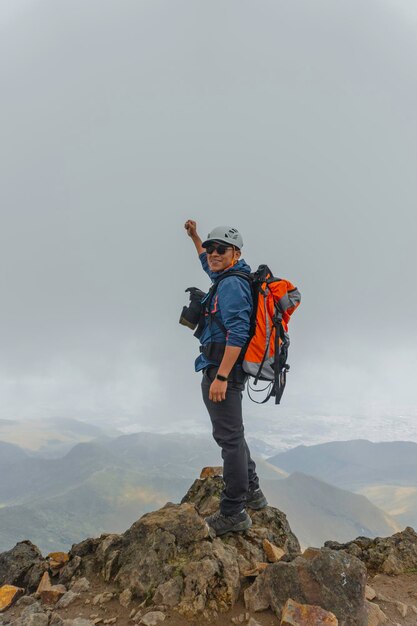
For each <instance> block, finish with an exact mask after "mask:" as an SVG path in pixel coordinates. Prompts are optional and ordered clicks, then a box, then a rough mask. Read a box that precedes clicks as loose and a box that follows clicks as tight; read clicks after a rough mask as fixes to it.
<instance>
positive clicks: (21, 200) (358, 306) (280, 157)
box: [0, 0, 417, 440]
mask: <svg viewBox="0 0 417 626" xmlns="http://www.w3.org/2000/svg"><path fill="white" fill-rule="evenodd" d="M416 31H417V13H416V10H415V4H414V3H413V2H411V0H410V1H409V2H407V1H405V0H402V1H401V2H393V1H392V2H389V1H383V0H378V1H377V0H374V1H368V2H366V3H363V2H338V3H335V2H332V1H331V0H318V1H317V2H315V3H311V2H309V1H308V0H299V1H296V2H291V3H289V2H282V1H276V0H274V1H272V0H271V1H269V0H261V2H256V3H255V2H254V1H253V0H252V1H248V0H229V2H227V3H224V2H220V1H218V0H212V1H211V2H209V3H206V2H201V1H199V0H175V2H161V1H159V0H152V1H151V0H135V1H134V0H130V1H129V0H119V1H118V2H116V1H115V0H112V1H109V0H100V1H99V0H89V2H85V1H81V0H71V1H69V0H61V2H59V3H57V2H56V1H53V0H32V1H30V0H26V1H24V2H23V1H21V0H19V1H17V0H13V1H12V0H4V1H3V2H2V5H1V8H0V52H1V54H0V72H1V85H2V97H1V104H0V107H1V109H0V110H1V143H0V159H1V162H0V171H1V186H0V210H1V229H0V262H1V270H0V288H1V294H2V304H1V307H0V329H1V331H0V332H1V351H0V394H1V398H2V403H1V406H0V417H3V418H10V419H19V418H35V417H36V418H39V417H43V416H45V417H47V416H71V417H78V418H81V419H92V420H98V421H100V420H108V421H112V422H113V423H118V424H120V425H121V426H123V427H125V428H127V429H129V428H148V429H150V428H152V429H155V430H161V429H162V430H164V429H165V430H177V429H178V430H181V429H188V430H201V429H205V428H208V416H207V415H206V413H205V409H204V407H203V404H202V401H201V399H200V389H199V381H200V375H198V374H195V373H194V371H193V361H194V359H195V357H196V356H197V352H198V345H197V343H196V340H195V339H194V338H193V337H192V333H191V332H189V331H188V330H187V329H185V328H184V327H182V326H180V325H179V324H178V318H179V313H180V310H181V307H182V305H183V304H185V303H186V294H185V293H184V290H185V288H186V287H188V286H192V285H196V286H199V287H200V288H203V289H207V288H208V287H209V281H208V278H207V276H206V275H205V274H203V273H202V271H201V268H200V267H199V261H198V258H197V256H196V254H195V251H194V248H193V245H192V242H191V241H190V240H189V238H188V237H187V236H186V233H185V231H184V227H183V224H184V222H185V220H186V219H188V218H191V219H195V220H196V221H197V223H198V229H199V231H200V232H201V235H202V236H203V237H204V236H206V235H207V233H208V232H209V230H210V229H212V228H213V227H214V226H216V225H218V224H229V225H230V226H233V227H236V228H238V229H239V230H240V231H241V233H242V235H243V238H244V248H243V257H244V258H245V260H246V261H247V262H248V263H249V264H250V265H251V266H252V268H256V267H257V265H258V264H259V263H264V262H266V263H267V264H268V265H269V266H270V267H271V268H272V269H273V271H274V272H275V273H276V274H277V275H280V276H283V277H286V278H288V279H289V280H291V281H292V282H294V283H295V284H296V285H297V286H298V287H299V289H300V291H301V293H302V297H303V299H302V303H301V306H300V308H299V309H298V310H297V312H296V313H295V315H294V318H293V320H292V322H291V328H290V334H291V339H292V346H291V357H290V359H289V361H290V363H291V371H290V374H289V379H288V385H287V390H286V392H285V396H284V399H283V403H282V405H281V406H280V407H275V406H272V405H271V406H268V407H257V406H255V405H253V404H252V403H250V402H249V401H245V411H246V415H247V420H248V428H251V429H252V430H262V429H263V430H264V431H265V432H268V431H270V430H271V428H272V429H274V430H275V431H277V429H278V431H279V429H280V428H281V426H282V428H283V429H286V430H287V431H291V428H292V425H293V431H294V432H293V434H294V436H297V437H298V438H300V439H302V438H303V429H305V434H306V436H307V434H308V433H310V431H311V436H313V434H314V433H315V432H316V433H318V432H320V433H322V434H323V436H329V437H330V436H331V437H332V438H343V437H344V436H350V435H352V436H355V434H356V433H360V434H361V435H363V436H369V437H372V438H374V439H377V438H381V439H384V438H387V437H388V438H397V437H398V436H401V437H403V438H408V439H414V440H417V419H416V418H417V410H416V407H417V403H416V400H417V397H416V396H417V393H416V385H415V382H414V381H415V374H416V366H417V350H416V346H417V341H416V339H417V331H416V326H415V319H416V309H417V306H416V304H417V296H416V290H415V289H414V282H415V277H414V272H415V267H416V261H417V259H416V247H415V241H416V221H417V220H416V206H417V203H416V200H417V189H416V165H417V153H416V140H417V132H416V127H417V122H416V114H415V111H416V110H417V84H416V73H415V63H416V59H417V37H416V34H417V33H416ZM308 424H310V426H308ZM400 424H401V425H402V426H401V428H400V427H399V425H400ZM280 425H281V426H280Z"/></svg>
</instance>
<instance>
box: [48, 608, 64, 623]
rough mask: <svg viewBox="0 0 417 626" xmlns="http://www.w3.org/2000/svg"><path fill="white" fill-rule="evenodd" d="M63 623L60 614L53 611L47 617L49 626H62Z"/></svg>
mask: <svg viewBox="0 0 417 626" xmlns="http://www.w3.org/2000/svg"><path fill="white" fill-rule="evenodd" d="M63 624H64V620H63V619H62V617H61V616H60V614H59V613H56V612H55V611H53V612H52V613H51V617H50V619H49V626H63Z"/></svg>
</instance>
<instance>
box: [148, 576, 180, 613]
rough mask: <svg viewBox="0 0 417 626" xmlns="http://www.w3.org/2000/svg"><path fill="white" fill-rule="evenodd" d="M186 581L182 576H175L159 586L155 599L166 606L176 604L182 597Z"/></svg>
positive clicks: (157, 602)
mask: <svg viewBox="0 0 417 626" xmlns="http://www.w3.org/2000/svg"><path fill="white" fill-rule="evenodd" d="M183 587H184V582H183V578H182V576H175V577H174V578H172V579H171V580H167V582H166V583H162V584H161V585H159V587H158V588H157V590H156V592H155V595H154V597H153V601H154V602H155V603H156V604H163V605H165V606H176V605H177V604H179V602H180V599H181V594H182V590H183Z"/></svg>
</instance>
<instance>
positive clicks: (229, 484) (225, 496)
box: [201, 366, 259, 515]
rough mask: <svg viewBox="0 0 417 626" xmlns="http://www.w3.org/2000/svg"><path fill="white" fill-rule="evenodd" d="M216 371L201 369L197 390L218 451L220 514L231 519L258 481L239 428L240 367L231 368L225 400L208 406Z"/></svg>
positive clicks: (210, 367)
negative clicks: (200, 380)
mask: <svg viewBox="0 0 417 626" xmlns="http://www.w3.org/2000/svg"><path fill="white" fill-rule="evenodd" d="M217 370H218V367H214V366H209V367H207V368H205V370H204V372H203V380H202V382H201V388H202V392H203V400H204V404H205V405H206V407H207V410H208V412H209V415H210V419H211V423H212V426H213V437H214V440H215V441H216V443H217V444H218V445H219V446H220V447H221V449H222V459H223V479H224V482H225V488H224V490H223V492H222V494H221V499H220V510H221V512H222V513H223V514H224V515H234V514H235V513H239V512H240V511H241V510H242V509H244V508H245V501H246V494H247V492H248V489H249V488H250V489H257V488H258V487H259V478H258V476H257V474H256V465H255V462H254V461H253V460H252V459H251V456H250V452H249V448H248V444H247V443H246V441H245V435H244V428H243V420H242V397H243V390H244V388H245V385H244V383H245V380H246V376H245V374H244V372H243V370H242V369H241V367H240V366H237V367H236V366H235V367H234V368H233V370H232V372H231V374H230V376H229V382H228V383H227V392H226V399H225V400H223V401H222V402H212V401H211V400H209V391H210V385H211V383H212V382H213V380H214V379H215V377H216V374H217Z"/></svg>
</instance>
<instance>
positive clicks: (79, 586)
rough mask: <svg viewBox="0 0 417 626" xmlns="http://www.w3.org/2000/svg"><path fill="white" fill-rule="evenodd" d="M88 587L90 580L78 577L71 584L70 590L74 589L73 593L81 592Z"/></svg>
mask: <svg viewBox="0 0 417 626" xmlns="http://www.w3.org/2000/svg"><path fill="white" fill-rule="evenodd" d="M89 589H90V581H89V580H88V579H87V578H78V580H76V581H75V582H74V583H72V585H71V591H74V593H83V592H84V591H88V590H89Z"/></svg>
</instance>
